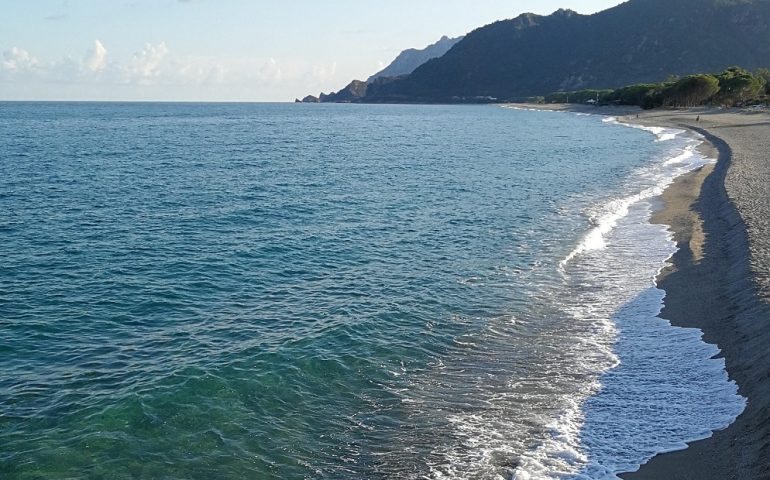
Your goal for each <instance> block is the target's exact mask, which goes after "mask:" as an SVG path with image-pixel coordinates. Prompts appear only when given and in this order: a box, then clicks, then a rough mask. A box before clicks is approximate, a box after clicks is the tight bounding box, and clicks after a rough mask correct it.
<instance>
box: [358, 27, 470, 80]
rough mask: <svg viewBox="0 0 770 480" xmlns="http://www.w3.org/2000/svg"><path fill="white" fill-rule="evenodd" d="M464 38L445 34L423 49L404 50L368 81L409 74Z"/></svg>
mask: <svg viewBox="0 0 770 480" xmlns="http://www.w3.org/2000/svg"><path fill="white" fill-rule="evenodd" d="M462 39H463V37H457V38H449V37H447V36H446V35H444V36H443V37H441V39H440V40H439V41H438V42H436V43H434V44H431V45H428V46H427V47H425V48H424V49H422V50H417V49H415V48H410V49H408V50H404V51H403V52H401V53H400V54H399V55H398V56H397V57H396V59H395V60H393V62H391V64H390V65H388V66H387V67H385V68H384V69H382V70H381V71H379V72H377V73H375V74H374V75H372V76H371V77H369V79H368V80H367V81H366V82H367V83H372V82H373V81H374V80H375V79H377V78H380V77H400V76H402V75H409V74H410V73H412V72H413V71H414V69H416V68H417V67H419V66H420V65H422V64H423V63H425V62H427V61H428V60H432V59H434V58H438V57H440V56H442V55H444V54H445V53H446V52H448V51H449V49H450V48H452V47H454V46H455V44H456V43H457V42H459V41H460V40H462Z"/></svg>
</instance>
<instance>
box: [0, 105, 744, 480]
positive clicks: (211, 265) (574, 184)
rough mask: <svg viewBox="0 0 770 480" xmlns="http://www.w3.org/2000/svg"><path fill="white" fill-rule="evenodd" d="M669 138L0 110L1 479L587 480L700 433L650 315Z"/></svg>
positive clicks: (731, 395)
mask: <svg viewBox="0 0 770 480" xmlns="http://www.w3.org/2000/svg"><path fill="white" fill-rule="evenodd" d="M677 133H678V132H671V131H662V130H658V131H652V132H650V131H643V130H640V129H633V128H628V127H626V126H622V125H617V124H615V123H613V122H607V121H602V118H601V117H594V116H577V115H572V114H559V113H548V112H545V113H544V112H524V111H516V110H511V109H503V108H499V107H494V106H462V107H460V106H357V105H279V104H275V105H270V104H99V103H94V104H90V103H75V104H68V103H0V212H1V213H0V259H2V261H1V263H0V372H2V373H0V477H2V478H12V479H17V478H18V479H22V478H23V479H33V478H121V479H122V478H164V479H177V478H178V479H182V478H184V479H193V478H196V479H197V478H200V479H209V478H223V479H244V478H254V479H262V478H281V479H295V478H296V479H301V478H329V479H345V478H350V479H363V478H366V479H379V478H399V479H402V478H490V479H492V478H519V479H525V478H543V479H545V478H573V477H578V476H581V475H582V476H583V478H612V476H613V475H614V473H617V472H619V471H623V470H624V469H629V468H631V469H633V468H635V466H638V464H640V463H642V462H643V461H645V460H646V459H647V458H649V457H650V456H651V455H653V454H654V453H655V452H657V451H660V450H663V449H668V448H675V447H676V446H678V445H680V443H681V442H682V441H683V440H687V439H690V438H694V437H697V436H702V435H703V434H704V433H707V432H708V431H709V430H711V429H714V428H719V427H723V426H725V425H726V424H727V423H728V422H729V421H730V420H731V419H732V418H734V416H735V415H736V414H737V412H738V411H740V408H741V406H742V400H741V399H740V398H739V397H737V396H736V395H735V387H734V385H733V384H731V383H729V382H728V381H727V378H726V375H725V374H724V371H723V362H721V361H718V360H708V359H709V357H711V356H712V355H713V354H714V353H716V350H715V349H713V347H709V346H707V345H705V344H702V343H701V342H700V341H699V335H698V332H697V331H689V330H684V329H674V328H672V327H670V326H668V325H667V324H666V323H665V322H663V321H660V320H656V319H655V318H654V317H655V315H656V314H657V312H658V310H659V308H660V301H661V299H662V293H661V292H660V291H658V290H657V289H655V288H654V284H653V282H652V279H653V277H654V274H655V272H656V271H657V269H659V268H660V267H661V266H662V265H663V262H664V261H665V260H666V257H667V256H668V255H670V254H671V253H672V252H673V250H672V249H673V245H672V243H671V241H670V239H669V238H668V235H667V233H666V232H665V229H664V228H663V227H660V226H651V225H649V224H648V223H647V221H646V220H647V218H648V217H649V213H650V211H651V208H652V206H653V205H654V201H655V200H654V198H655V196H656V195H657V194H659V190H660V188H661V187H662V186H663V185H665V184H666V183H667V182H668V181H670V180H671V179H672V178H673V177H674V176H675V175H676V174H679V173H682V172H684V171H687V170H689V169H691V168H693V167H694V166H697V165H698V164H700V163H702V162H703V161H705V160H704V159H702V158H700V157H698V155H697V154H696V153H695V152H694V150H693V148H694V145H695V143H697V142H695V141H694V140H692V139H687V138H685V137H683V136H682V135H677ZM656 135H657V136H656ZM656 140H657V141H656ZM656 355H657V356H656ZM666 355H669V356H670V355H673V356H674V357H675V358H676V361H675V362H670V361H669V362H667V363H673V364H676V365H669V366H667V367H666V368H674V367H681V369H682V370H681V371H676V372H672V371H670V370H666V368H663V367H662V366H661V361H660V360H661V358H663V357H665V356H666ZM661 356H662V357H661ZM642 357H643V358H642ZM645 382H650V383H649V384H647V383H645ZM645 385H647V387H644V386H645ZM650 385H652V386H650ZM639 386H642V388H635V387H639ZM631 387H634V388H631ZM656 388H657V389H659V390H660V391H657V390H656ZM629 390H633V392H634V393H633V394H634V398H633V401H634V402H638V404H637V403H634V405H636V406H637V407H638V410H634V409H633V408H631V407H629V405H632V403H629V402H631V400H630V399H629V398H625V397H624V395H625V393H624V392H627V391H629ZM645 395H647V397H645ZM655 395H657V396H655ZM651 402H652V403H651ZM687 402H699V403H698V404H699V405H703V407H702V409H699V410H697V411H695V412H694V413H693V412H689V413H688V412H687V411H684V410H693V409H692V408H689V409H687V408H683V405H689V403H687ZM650 405H654V406H656V408H655V409H654V410H655V412H650V411H648V410H651V409H650V408H649V406H650ZM645 406H646V407H647V408H646V409H645ZM624 415H625V416H626V417H628V418H626V417H624ZM688 415H690V416H691V417H693V418H690V417H688ZM655 422H658V423H655ZM661 425H663V426H665V428H663V429H662V431H661ZM620 432H623V434H621V433H620ZM624 435H625V436H627V437H628V438H625V437H624ZM631 445H634V447H632V446H631Z"/></svg>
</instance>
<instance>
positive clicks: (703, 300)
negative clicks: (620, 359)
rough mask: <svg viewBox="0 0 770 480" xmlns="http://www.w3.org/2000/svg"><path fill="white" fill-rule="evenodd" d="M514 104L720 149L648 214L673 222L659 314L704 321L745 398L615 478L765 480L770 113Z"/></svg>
mask: <svg viewBox="0 0 770 480" xmlns="http://www.w3.org/2000/svg"><path fill="white" fill-rule="evenodd" d="M520 107H522V108H531V109H548V110H559V111H574V112H582V113H593V114H600V115H610V116H615V117H617V118H618V120H619V121H621V122H624V123H632V124H639V125H644V126H659V127H674V128H682V129H687V130H691V131H694V132H696V133H698V134H700V135H702V136H703V137H705V139H706V141H707V142H706V143H704V145H703V146H702V148H707V149H715V150H716V152H717V153H718V161H717V163H716V165H714V166H707V167H702V168H701V169H699V170H696V171H694V172H691V173H689V174H686V175H683V176H681V177H679V178H677V179H676V181H675V182H674V183H673V184H672V185H671V186H670V187H669V188H668V189H667V190H666V191H665V192H664V194H663V198H662V200H663V208H662V209H661V210H659V211H658V212H656V213H655V214H654V216H653V218H652V219H651V221H652V222H653V223H662V224H666V225H669V227H670V229H671V231H672V234H673V236H674V240H675V241H676V242H677V247H678V251H677V252H676V253H675V254H674V256H673V257H672V258H671V259H670V261H669V265H668V266H667V267H666V268H665V269H664V270H663V271H661V273H660V275H659V276H658V278H657V284H658V287H659V288H661V289H662V290H664V291H665V294H666V297H665V300H664V308H663V310H662V312H661V314H660V316H661V317H662V318H665V319H666V320H668V321H670V322H671V324H672V325H675V326H680V327H689V328H698V329H700V330H701V331H702V332H703V339H704V341H705V342H707V343H711V344H715V345H717V346H718V348H719V349H720V351H721V356H723V357H724V358H725V366H726V369H727V372H728V375H729V376H730V378H731V379H733V380H735V381H736V383H737V384H738V387H739V393H740V394H741V395H743V396H744V397H746V398H747V406H746V409H745V410H744V411H743V413H742V414H741V415H740V416H739V417H738V418H737V419H736V420H735V422H734V423H732V424H731V425H730V426H729V427H727V428H726V429H724V430H719V431H716V432H714V433H713V435H712V436H711V437H709V438H706V439H703V440H698V441H693V442H690V443H689V444H688V448H686V449H685V450H680V451H675V452H669V453H663V454H659V455H657V456H656V457H654V458H653V459H652V460H650V461H649V462H648V463H646V464H645V465H643V466H642V467H641V468H640V469H639V470H638V471H637V472H631V473H624V474H621V475H620V477H621V478H623V479H624V480H656V479H683V480H688V479H692V480H696V479H697V480H711V479H714V480H717V479H719V480H724V479H770V349H768V348H767V345H768V344H769V343H770V114H767V113H755V112H751V113H749V112H742V111H739V110H727V111H726V110H718V109H706V108H699V109H686V110H650V111H642V110H639V109H637V108H633V107H628V108H626V107H598V108H597V107H593V106H582V105H522V106H520ZM698 117H699V120H700V121H696V119H697V118H698ZM710 156H712V157H714V156H717V155H714V154H713V153H712V154H711V155H710Z"/></svg>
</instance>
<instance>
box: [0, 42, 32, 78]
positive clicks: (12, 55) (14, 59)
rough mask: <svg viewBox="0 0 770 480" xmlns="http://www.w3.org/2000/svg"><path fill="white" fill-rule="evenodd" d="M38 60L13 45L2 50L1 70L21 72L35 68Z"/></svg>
mask: <svg viewBox="0 0 770 480" xmlns="http://www.w3.org/2000/svg"><path fill="white" fill-rule="evenodd" d="M39 64H40V62H39V61H38V60H37V59H36V58H35V57H33V56H32V55H30V53H29V52H28V51H26V50H24V49H23V48H18V47H13V48H11V49H10V50H6V51H4V52H3V63H2V67H3V70H7V71H10V72H13V73H22V72H26V71H29V70H32V69H34V68H36V67H37V66H38V65H39Z"/></svg>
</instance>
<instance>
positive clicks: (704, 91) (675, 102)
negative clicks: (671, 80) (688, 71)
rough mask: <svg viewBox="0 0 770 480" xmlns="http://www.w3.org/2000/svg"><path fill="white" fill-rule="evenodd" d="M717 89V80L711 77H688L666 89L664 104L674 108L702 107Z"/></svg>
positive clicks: (700, 75)
mask: <svg viewBox="0 0 770 480" xmlns="http://www.w3.org/2000/svg"><path fill="white" fill-rule="evenodd" d="M719 88H720V87H719V80H718V79H717V78H716V77H715V76H713V75H703V74H699V75H688V76H686V77H684V78H682V79H681V80H679V81H678V82H676V83H675V84H673V85H671V86H670V87H669V88H668V89H666V92H665V94H664V95H665V97H666V100H664V102H665V103H666V104H669V105H672V106H676V107H695V106H698V105H703V104H704V103H705V102H707V101H708V100H710V99H711V98H712V97H713V96H714V95H716V94H717V92H719Z"/></svg>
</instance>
